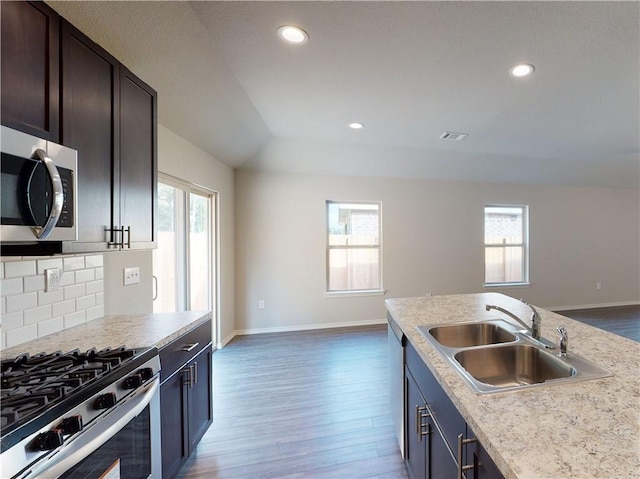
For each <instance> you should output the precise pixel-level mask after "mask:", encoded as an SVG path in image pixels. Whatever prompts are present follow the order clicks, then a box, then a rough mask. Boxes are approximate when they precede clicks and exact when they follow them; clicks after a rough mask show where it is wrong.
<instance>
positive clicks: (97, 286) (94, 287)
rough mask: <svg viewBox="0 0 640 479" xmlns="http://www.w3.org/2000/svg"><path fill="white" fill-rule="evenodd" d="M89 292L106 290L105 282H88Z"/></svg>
mask: <svg viewBox="0 0 640 479" xmlns="http://www.w3.org/2000/svg"><path fill="white" fill-rule="evenodd" d="M85 286H86V288H87V294H95V293H100V292H102V291H104V284H103V282H102V281H91V282H89V283H87V284H86V285H85Z"/></svg>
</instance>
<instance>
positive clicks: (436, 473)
mask: <svg viewBox="0 0 640 479" xmlns="http://www.w3.org/2000/svg"><path fill="white" fill-rule="evenodd" d="M405 352H406V354H405V398H406V404H405V411H406V412H405V434H406V437H405V444H406V450H405V452H406V457H405V461H406V464H407V470H408V472H409V476H410V477H411V478H412V479H426V478H429V479H451V478H459V477H462V478H465V479H503V475H502V474H501V473H500V471H499V470H498V468H497V466H496V465H495V464H494V462H493V461H492V460H491V457H490V456H489V455H488V454H487V453H486V451H485V450H484V449H483V448H482V445H481V444H480V443H479V442H478V441H477V440H476V439H475V436H474V434H473V431H471V429H470V428H469V426H468V425H467V424H466V421H465V420H464V418H463V417H462V415H461V414H460V413H459V412H458V410H457V409H456V407H455V406H454V404H453V403H452V402H451V400H450V399H449V397H448V396H447V394H446V393H445V391H444V390H443V389H442V387H441V386H440V384H439V383H438V382H437V381H436V379H435V377H434V376H433V374H432V373H431V371H430V370H429V368H428V367H427V366H426V364H425V363H424V362H423V361H422V358H420V356H419V355H418V353H417V352H416V350H415V349H414V348H413V346H412V345H411V343H409V342H407V345H406V351H405Z"/></svg>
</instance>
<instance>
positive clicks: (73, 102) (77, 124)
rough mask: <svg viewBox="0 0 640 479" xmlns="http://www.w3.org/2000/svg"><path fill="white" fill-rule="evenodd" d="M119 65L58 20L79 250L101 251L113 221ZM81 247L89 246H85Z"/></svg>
mask: <svg viewBox="0 0 640 479" xmlns="http://www.w3.org/2000/svg"><path fill="white" fill-rule="evenodd" d="M119 72H120V70H119V63H118V61H117V60H116V59H115V58H113V57H112V56H111V55H109V54H108V53H107V52H106V51H105V50H103V49H102V48H100V47H99V46H98V45H96V44H95V43H94V42H93V41H91V40H90V39H89V38H87V37H86V36H85V35H83V34H82V33H81V32H80V31H79V30H77V29H76V28H74V27H73V26H72V25H71V24H70V23H68V22H66V21H64V20H63V21H62V122H61V139H62V142H63V143H64V144H65V145H66V146H68V147H70V148H74V149H75V150H78V192H77V198H78V243H77V244H74V245H73V247H74V248H77V249H79V250H82V249H84V250H87V249H88V250H93V251H96V250H105V249H107V248H108V245H107V240H108V237H107V234H106V232H105V230H106V229H110V228H111V225H112V224H113V220H114V217H113V215H114V211H115V208H117V207H119V205H114V199H113V198H114V193H115V192H114V191H113V174H114V162H116V161H117V157H118V152H117V150H116V145H117V144H118V134H119V130H118V127H117V126H118V125H117V122H118V121H119V116H118V108H119V103H118V100H119V98H118V97H119V95H118V89H119V82H120V73H119ZM83 243H91V245H84V248H83Z"/></svg>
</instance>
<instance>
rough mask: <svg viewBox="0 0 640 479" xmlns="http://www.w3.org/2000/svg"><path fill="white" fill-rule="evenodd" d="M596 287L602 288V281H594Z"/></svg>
mask: <svg viewBox="0 0 640 479" xmlns="http://www.w3.org/2000/svg"><path fill="white" fill-rule="evenodd" d="M596 289H602V283H601V282H600V281H598V282H597V283H596Z"/></svg>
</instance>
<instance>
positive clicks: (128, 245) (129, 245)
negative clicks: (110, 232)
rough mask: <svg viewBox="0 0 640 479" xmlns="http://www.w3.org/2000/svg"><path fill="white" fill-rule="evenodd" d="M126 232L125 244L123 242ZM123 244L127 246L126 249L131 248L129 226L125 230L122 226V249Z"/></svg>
mask: <svg viewBox="0 0 640 479" xmlns="http://www.w3.org/2000/svg"><path fill="white" fill-rule="evenodd" d="M125 231H126V232H127V242H126V243H125V242H124V232H125ZM125 244H126V246H127V248H131V226H127V229H126V230H125V229H124V226H123V227H122V247H123V248H124V247H125Z"/></svg>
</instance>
